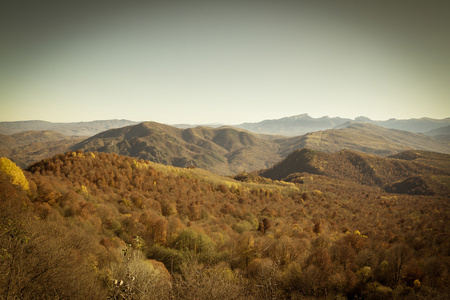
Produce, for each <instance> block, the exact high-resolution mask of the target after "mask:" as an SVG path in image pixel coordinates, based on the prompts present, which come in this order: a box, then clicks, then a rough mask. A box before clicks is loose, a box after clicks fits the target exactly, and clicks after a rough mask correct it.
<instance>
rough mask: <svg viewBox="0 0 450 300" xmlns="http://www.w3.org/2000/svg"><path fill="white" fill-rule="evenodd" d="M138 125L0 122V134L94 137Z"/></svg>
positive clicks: (108, 121) (117, 122) (131, 122)
mask: <svg viewBox="0 0 450 300" xmlns="http://www.w3.org/2000/svg"><path fill="white" fill-rule="evenodd" d="M133 124H137V122H134V121H129V120H102V121H91V122H73V123H52V122H46V121H39V120H34V121H16V122H0V134H7V135H11V134H15V133H19V132H25V131H56V132H59V133H62V134H65V135H79V136H92V135H94V134H97V133H99V132H102V131H105V130H108V129H111V128H119V127H124V126H128V125H133Z"/></svg>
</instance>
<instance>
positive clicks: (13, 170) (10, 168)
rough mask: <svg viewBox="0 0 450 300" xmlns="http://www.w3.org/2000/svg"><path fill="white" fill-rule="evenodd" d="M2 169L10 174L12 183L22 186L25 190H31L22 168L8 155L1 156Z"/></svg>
mask: <svg viewBox="0 0 450 300" xmlns="http://www.w3.org/2000/svg"><path fill="white" fill-rule="evenodd" d="M0 170H1V171H3V172H4V173H5V174H6V175H7V176H8V178H9V179H10V180H11V183H12V184H14V185H18V186H20V187H21V188H22V189H24V190H25V191H28V190H30V185H29V183H28V180H27V179H26V178H25V175H24V174H23V172H22V170H21V169H20V168H19V167H18V166H17V165H16V164H15V163H13V162H12V161H10V160H9V159H7V158H6V157H0Z"/></svg>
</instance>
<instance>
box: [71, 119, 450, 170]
mask: <svg viewBox="0 0 450 300" xmlns="http://www.w3.org/2000/svg"><path fill="white" fill-rule="evenodd" d="M305 147H307V148H311V149H316V150H320V151H324V152H329V153H332V152H336V151H339V150H342V149H351V150H357V151H361V152H364V153H368V154H376V155H381V156H387V155H391V154H396V153H398V152H401V151H405V150H410V149H419V150H427V151H434V152H442V153H450V144H449V143H448V142H447V141H442V140H438V139H435V138H433V137H430V136H427V135H424V134H419V133H412V132H408V131H401V130H394V129H386V128H382V127H379V126H376V125H373V124H367V123H351V124H348V126H347V127H345V128H342V129H330V130H324V131H318V132H313V133H308V134H305V135H303V136H298V137H280V136H269V135H258V134H254V133H251V132H248V131H245V130H242V129H238V128H232V127H220V128H209V127H196V128H187V129H180V128H175V127H172V126H168V125H164V124H159V123H155V122H145V123H140V124H138V125H132V126H127V127H123V128H118V129H111V130H107V131H105V132H102V133H99V134H97V135H95V136H93V137H90V138H88V139H86V140H84V141H82V142H80V143H78V144H76V145H74V146H73V147H72V148H71V150H73V151H74V150H85V151H98V152H109V153H117V154H121V155H127V156H132V157H136V158H140V159H146V160H150V161H154V162H158V163H162V164H166V165H173V166H177V167H188V166H195V167H199V168H204V169H207V170H209V171H212V172H215V173H218V174H235V173H237V172H241V171H244V170H246V171H254V170H258V169H265V168H268V167H270V166H272V165H274V164H275V163H276V162H278V161H280V160H281V159H282V158H285V157H287V156H288V155H289V154H290V153H291V152H293V151H295V150H297V149H302V148H305Z"/></svg>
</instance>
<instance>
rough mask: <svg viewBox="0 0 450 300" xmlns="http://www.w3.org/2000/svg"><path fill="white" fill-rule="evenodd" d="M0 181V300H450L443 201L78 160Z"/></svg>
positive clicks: (2, 165) (115, 160)
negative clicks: (415, 299)
mask: <svg viewBox="0 0 450 300" xmlns="http://www.w3.org/2000/svg"><path fill="white" fill-rule="evenodd" d="M0 169H1V171H0V184H1V186H0V205H1V207H0V243H1V253H0V268H1V270H3V271H2V276H0V295H1V296H0V297H1V298H5V299H6V298H8V299H9V298H18V299H31V298H33V299H35V298H40V299H42V298H52V299H53V298H58V299H105V298H108V297H109V298H110V299H131V298H132V299H299V298H308V297H309V298H311V297H327V298H340V299H342V298H348V299H354V298H355V297H356V298H365V299H411V298H417V299H430V298H433V299H447V298H448V296H449V295H450V294H449V289H448V285H447V282H448V280H449V278H448V276H449V268H450V259H449V254H450V253H449V251H448V249H450V248H449V247H450V241H449V239H448V232H449V222H448V219H449V211H450V209H449V208H450V207H449V205H450V202H449V198H448V195H446V196H412V195H398V194H389V193H385V192H383V191H381V190H380V189H378V188H377V187H371V186H364V185H359V184H357V183H354V182H348V181H339V180H337V179H333V178H330V177H325V176H323V175H311V174H310V175H309V176H306V177H304V179H303V182H302V183H297V184H295V183H286V182H279V181H272V180H270V179H265V178H261V177H257V176H256V175H254V174H248V173H241V174H239V175H237V176H236V177H235V178H236V179H233V178H231V177H219V176H217V175H213V174H211V173H209V172H207V171H204V170H201V169H197V168H191V169H182V168H174V167H166V166H163V165H159V164H155V163H151V162H148V161H144V160H135V159H133V158H130V157H125V156H119V155H117V154H107V153H97V152H89V153H83V152H82V151H77V152H68V153H66V154H61V155H57V156H55V157H53V158H51V159H46V160H43V161H41V162H39V163H37V164H35V165H33V166H31V167H30V168H28V169H27V171H23V172H22V171H21V170H20V169H19V168H17V167H16V166H15V165H14V164H13V163H11V162H10V161H9V160H7V159H5V158H2V159H1V160H0Z"/></svg>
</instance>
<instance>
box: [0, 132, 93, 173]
mask: <svg viewBox="0 0 450 300" xmlns="http://www.w3.org/2000/svg"><path fill="white" fill-rule="evenodd" d="M85 138H86V137H80V136H67V135H64V134H61V133H58V132H55V131H26V132H20V133H16V134H12V135H2V134H0V156H5V157H8V158H10V159H11V160H12V161H13V162H15V163H16V164H17V165H18V166H19V167H21V168H26V167H27V166H28V165H30V164H32V163H34V162H36V161H39V160H41V159H44V158H47V157H50V156H53V155H55V154H58V153H64V152H66V151H67V150H69V148H70V147H71V146H73V145H74V144H76V143H79V142H81V141H82V140H84V139H85Z"/></svg>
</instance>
